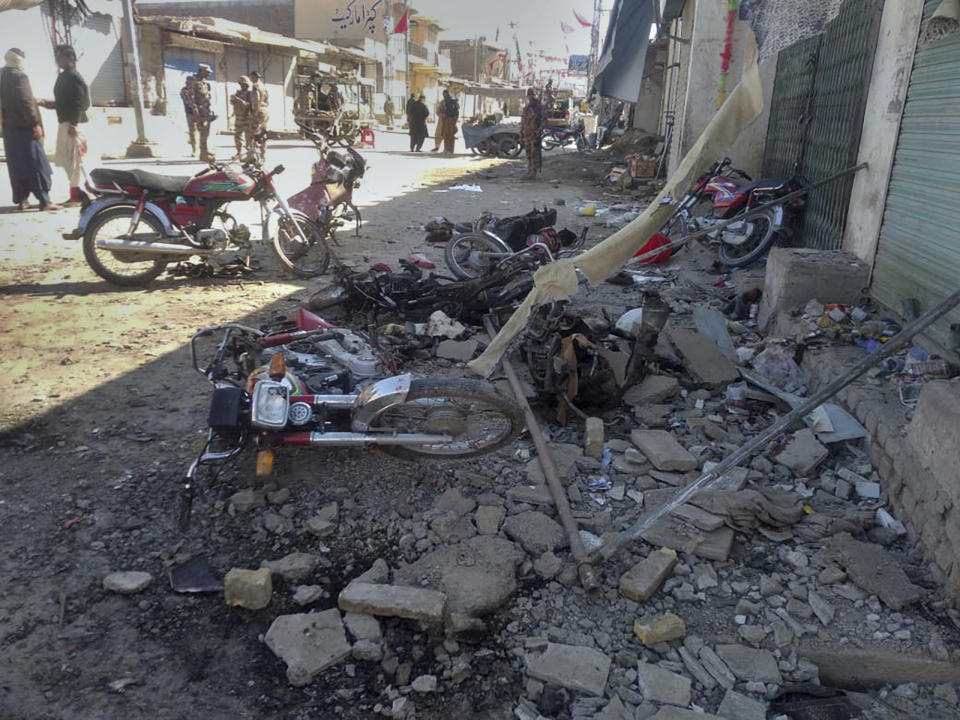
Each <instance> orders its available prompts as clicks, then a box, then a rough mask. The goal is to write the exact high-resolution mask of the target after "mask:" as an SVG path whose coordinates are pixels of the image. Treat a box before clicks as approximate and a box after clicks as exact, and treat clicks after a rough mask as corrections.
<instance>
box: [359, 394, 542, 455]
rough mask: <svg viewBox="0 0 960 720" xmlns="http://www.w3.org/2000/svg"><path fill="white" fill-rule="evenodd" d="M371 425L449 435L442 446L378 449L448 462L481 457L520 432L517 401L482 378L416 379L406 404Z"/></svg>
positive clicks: (389, 453) (389, 446) (393, 408)
mask: <svg viewBox="0 0 960 720" xmlns="http://www.w3.org/2000/svg"><path fill="white" fill-rule="evenodd" d="M373 427H375V428H377V429H380V430H384V429H389V428H392V429H394V430H396V431H397V432H404V433H410V432H426V433H437V434H445V435H451V436H453V440H451V441H450V442H446V443H438V444H436V445H383V446H381V449H382V450H383V452H385V453H387V454H388V455H393V456H394V457H397V458H401V459H403V460H423V459H424V458H427V459H429V458H434V459H438V460H440V459H453V458H465V457H472V456H475V455H483V454H485V453H488V452H492V451H494V450H496V449H497V448H500V447H502V446H503V445H505V444H507V443H508V442H510V441H511V440H512V439H513V438H514V437H516V435H517V434H518V433H519V432H520V430H521V429H522V428H523V415H522V414H521V412H520V408H519V407H517V405H516V403H514V402H513V401H512V400H509V399H508V398H505V397H503V396H502V395H500V394H499V393H497V392H496V391H495V390H494V389H493V387H492V386H491V385H490V384H489V383H487V382H484V381H482V380H470V379H462V378H443V377H440V378H417V379H415V380H413V382H412V383H411V384H410V391H409V392H408V393H407V398H406V400H405V401H404V402H402V403H400V404H399V405H394V406H392V407H389V408H386V409H385V410H384V411H383V412H381V413H380V414H379V415H378V416H377V417H376V419H375V420H374V423H373Z"/></svg>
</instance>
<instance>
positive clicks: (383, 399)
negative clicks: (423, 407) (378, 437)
mask: <svg viewBox="0 0 960 720" xmlns="http://www.w3.org/2000/svg"><path fill="white" fill-rule="evenodd" d="M412 381H413V377H412V376H411V375H410V374H406V375H395V376H393V377H388V378H385V379H384V380H380V381H378V382H375V383H373V385H367V387H365V388H364V389H363V391H362V392H361V393H360V395H358V396H357V404H356V409H355V410H354V413H353V422H352V423H351V429H352V430H353V431H354V432H367V431H368V430H369V429H370V424H371V423H372V422H373V421H374V420H375V419H376V417H377V415H379V414H380V413H381V412H383V411H384V410H386V409H387V408H388V407H391V406H393V405H399V404H400V403H402V402H403V401H404V400H406V399H407V393H408V392H410V383H411V382H412Z"/></svg>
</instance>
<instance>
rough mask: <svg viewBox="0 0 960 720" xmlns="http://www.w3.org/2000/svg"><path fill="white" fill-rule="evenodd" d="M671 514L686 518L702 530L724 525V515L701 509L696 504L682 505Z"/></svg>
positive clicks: (682, 518) (715, 528)
mask: <svg viewBox="0 0 960 720" xmlns="http://www.w3.org/2000/svg"><path fill="white" fill-rule="evenodd" d="M670 514H671V515H673V516H675V517H678V518H680V519H681V520H686V521H687V522H688V523H690V524H691V525H693V526H694V527H697V528H700V529H701V530H708V531H709V530H718V529H720V528H722V527H723V518H722V517H720V516H719V515H714V514H713V513H711V512H707V511H706V510H701V509H700V508H698V507H696V506H695V505H681V506H680V507H678V508H677V509H676V510H674V511H673V512H672V513H670Z"/></svg>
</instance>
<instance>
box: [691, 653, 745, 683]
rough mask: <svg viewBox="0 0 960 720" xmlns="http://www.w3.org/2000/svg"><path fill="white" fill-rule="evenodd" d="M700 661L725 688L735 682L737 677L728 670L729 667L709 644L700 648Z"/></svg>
mask: <svg viewBox="0 0 960 720" xmlns="http://www.w3.org/2000/svg"><path fill="white" fill-rule="evenodd" d="M700 662H701V663H702V664H703V669H704V670H706V671H707V672H708V673H710V676H711V677H712V678H713V679H714V680H716V681H717V682H718V683H720V685H721V686H722V687H724V688H726V689H727V690H729V689H730V688H732V687H733V686H734V685H736V684H737V678H736V677H735V676H734V674H733V673H732V672H730V668H728V667H727V664H726V663H725V662H724V661H723V660H721V659H720V656H719V655H717V653H715V652H714V651H713V648H711V647H710V646H709V645H704V646H703V647H702V648H700Z"/></svg>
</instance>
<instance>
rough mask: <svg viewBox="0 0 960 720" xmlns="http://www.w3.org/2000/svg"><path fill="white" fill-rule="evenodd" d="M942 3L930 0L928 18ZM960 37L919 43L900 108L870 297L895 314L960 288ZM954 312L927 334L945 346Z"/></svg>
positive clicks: (959, 316) (957, 318)
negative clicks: (911, 301)
mask: <svg viewBox="0 0 960 720" xmlns="http://www.w3.org/2000/svg"><path fill="white" fill-rule="evenodd" d="M939 4H940V2H939V0H928V2H927V3H926V5H925V7H924V16H925V17H928V16H929V15H931V14H932V13H933V11H934V10H936V8H937V6H938V5H939ZM957 68H960V32H957V33H954V34H952V35H949V36H947V37H945V38H942V39H940V40H937V41H934V42H932V43H929V44H923V43H921V44H920V45H919V46H918V47H917V54H916V56H915V58H914V61H913V73H912V74H911V76H910V87H909V89H908V91H907V102H906V104H905V105H904V109H903V119H902V120H901V125H900V137H899V139H898V141H897V151H896V155H895V156H894V163H893V171H892V174H891V177H890V187H889V190H888V191H887V203H886V207H885V209H884V214H883V225H882V226H881V227H880V239H879V244H878V246H877V256H876V263H875V265H874V273H873V285H872V287H871V293H872V295H873V296H874V297H875V298H876V299H877V300H878V301H880V302H881V303H883V304H884V305H886V306H887V307H890V308H892V309H893V310H897V311H899V310H900V309H901V302H902V301H903V300H905V299H907V298H915V299H917V300H918V301H919V303H920V310H921V312H923V311H925V310H928V309H929V308H930V307H931V306H933V305H935V304H936V303H937V302H939V301H940V300H942V299H943V298H944V297H945V296H947V295H948V294H950V293H951V292H953V291H954V290H956V289H957V288H958V287H960V226H958V223H957V188H960V73H958V72H957ZM951 323H960V311H954V312H953V313H950V314H948V315H947V316H946V317H945V318H943V319H941V320H940V321H939V322H938V323H936V324H935V325H934V326H933V327H932V328H931V329H930V330H928V331H927V334H928V335H929V336H930V337H932V338H933V339H934V340H936V341H937V342H939V343H940V344H942V345H946V344H947V342H948V336H949V332H950V324H951Z"/></svg>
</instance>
